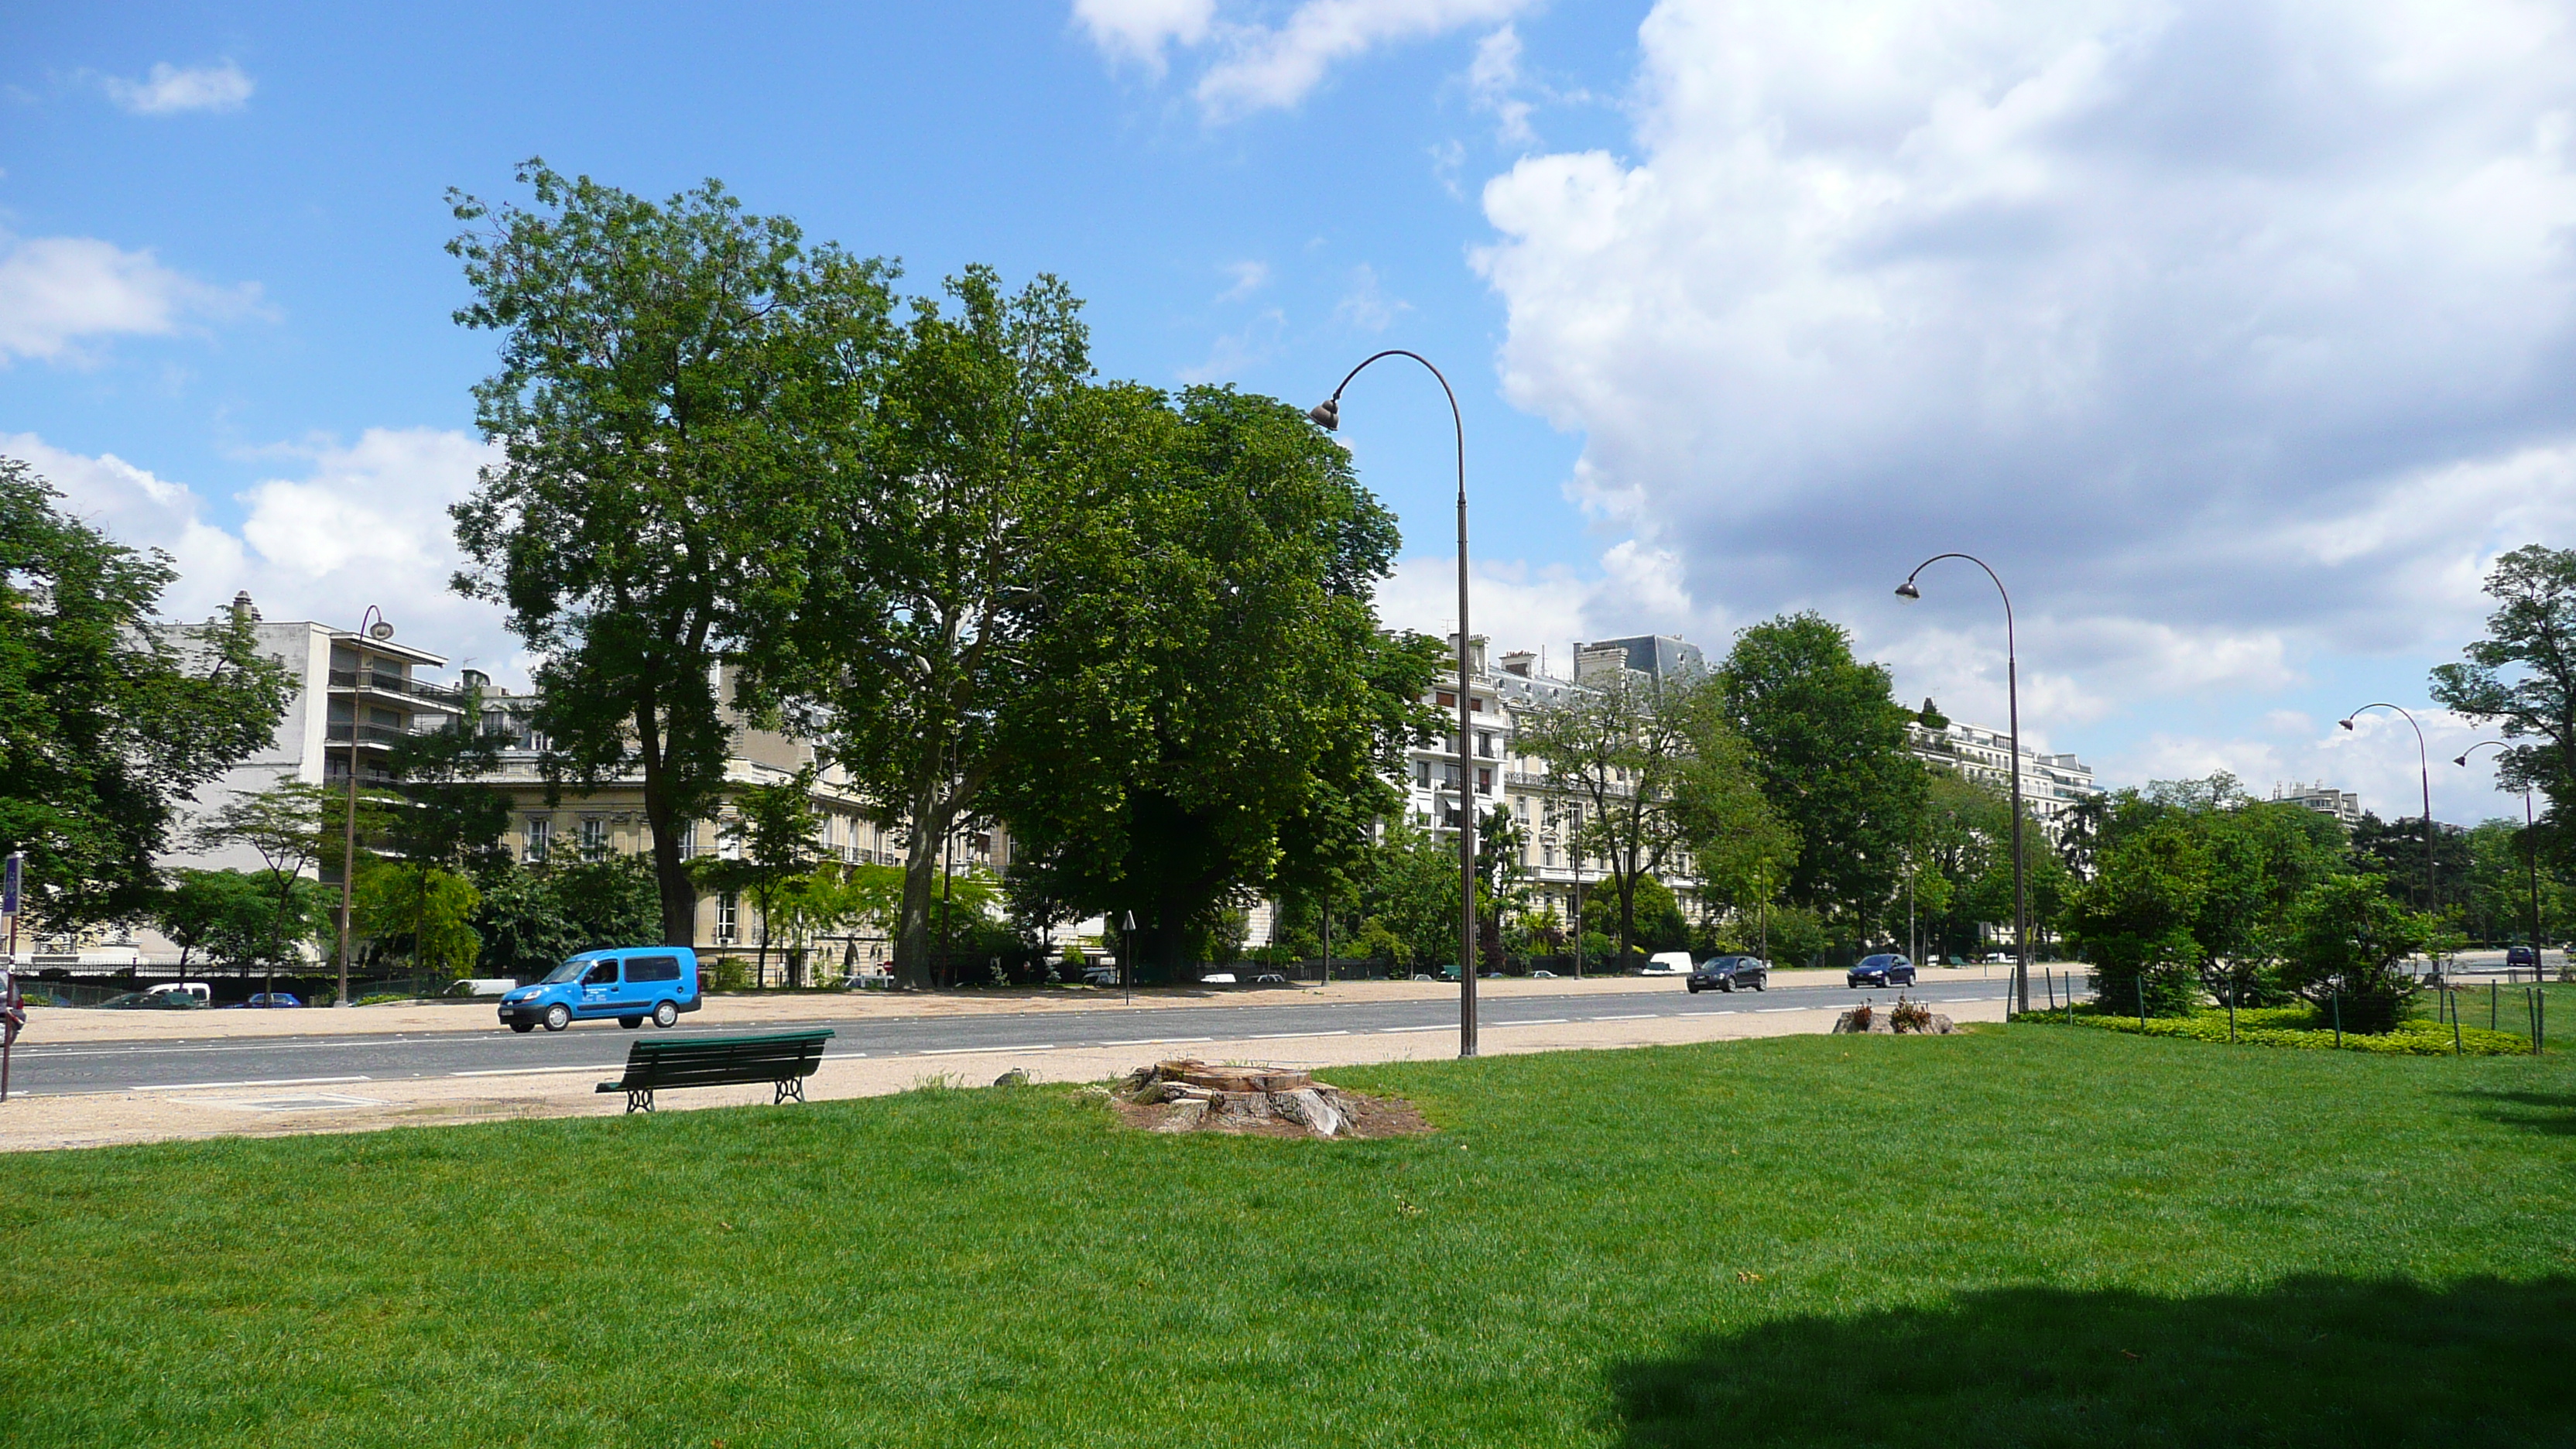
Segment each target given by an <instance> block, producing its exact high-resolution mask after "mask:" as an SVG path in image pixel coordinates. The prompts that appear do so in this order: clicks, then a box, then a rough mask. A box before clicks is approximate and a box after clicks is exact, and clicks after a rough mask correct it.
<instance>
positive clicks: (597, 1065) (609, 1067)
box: [447, 1062, 625, 1077]
mask: <svg viewBox="0 0 2576 1449" xmlns="http://www.w3.org/2000/svg"><path fill="white" fill-rule="evenodd" d="M623 1070H625V1067H624V1064H622V1063H619V1062H592V1063H589V1064H588V1065H585V1066H571V1067H477V1068H476V1069H474V1070H473V1071H470V1072H449V1073H448V1074H447V1075H449V1076H451V1077H535V1076H543V1075H544V1074H545V1073H547V1072H616V1071H623Z"/></svg>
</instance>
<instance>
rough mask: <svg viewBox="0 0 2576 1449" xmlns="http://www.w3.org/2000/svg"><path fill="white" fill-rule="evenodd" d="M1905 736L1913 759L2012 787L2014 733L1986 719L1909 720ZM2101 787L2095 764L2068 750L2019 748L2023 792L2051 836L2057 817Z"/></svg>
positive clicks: (1982, 781)
mask: <svg viewBox="0 0 2576 1449" xmlns="http://www.w3.org/2000/svg"><path fill="white" fill-rule="evenodd" d="M1905 733H1906V738H1907V740H1908V741H1909V742H1910V744H1911V745H1912V747H1913V751H1914V756H1915V758H1916V759H1919V760H1922V761H1923V762H1924V763H1926V764H1929V765H1938V766H1941V767H1942V768H1945V769H1950V770H1956V771H1957V772H1959V773H1960V774H1961V775H1964V776H1966V777H1967V778H1969V779H1971V780H1975V781H1977V782H1978V783H1980V784H1985V785H1991V786H1993V787H1994V788H1995V789H1997V790H1999V791H2004V792H2007V793H2009V792H2010V791H2011V789H2012V761H2013V751H2012V736H2011V734H2010V733H2008V732H2006V731H2003V730H1997V729H1989V728H1988V727H1986V726H1984V725H1976V724H1962V723H1960V722H1959V721H1957V720H1952V721H1951V722H1950V723H1949V724H1948V725H1947V726H1946V727H1944V728H1941V729H1937V730H1936V729H1932V728H1930V727H1929V726H1926V725H1922V724H1908V725H1907V726H1906V727H1905ZM2101 793H2102V787H2101V786H2099V785H2096V784H2094V783H2093V767H2092V766H2091V765H2088V764H2086V763H2084V762H2083V761H2082V760H2080V759H2077V758H2076V757H2075V756H2074V755H2072V754H2055V755H2044V754H2041V753H2040V752H2039V751H2037V750H2034V749H2032V748H2031V747H2030V746H2028V745H2024V746H2022V751H2021V797H2022V800H2023V802H2024V803H2025V804H2027V805H2028V806H2029V807H2030V810H2031V813H2032V814H2033V815H2034V816H2036V817H2037V818H2038V820H2039V823H2040V825H2041V826H2042V827H2043V828H2044V829H2046V830H2047V831H2048V832H2049V833H2050V834H2051V835H2052V836H2053V835H2055V834H2056V831H2057V821H2058V817H2060V816H2062V815H2064V814H2065V813H2066V812H2067V811H2069V810H2071V809H2073V808H2075V806H2076V804H2077V803H2078V802H2080V801H2084V800H2089V799H2091V798H2092V797H2094V796H2096V795H2099V794H2101Z"/></svg>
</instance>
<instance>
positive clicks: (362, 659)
mask: <svg viewBox="0 0 2576 1449" xmlns="http://www.w3.org/2000/svg"><path fill="white" fill-rule="evenodd" d="M369 618H373V619H374V620H375V622H374V623H372V624H370V623H368V622H367V620H368V619H369ZM351 637H352V638H359V639H375V640H385V639H390V638H392V637H394V626H393V625H391V624H388V623H386V622H385V611H384V610H382V609H379V608H377V607H376V606H375V605H373V604H369V605H368V606H367V612H366V613H364V614H360V615H359V616H358V629H357V632H356V633H355V634H354V635H352V636H351ZM366 664H367V654H366V650H365V648H364V647H363V646H361V647H360V648H359V649H358V650H356V651H355V652H354V653H352V654H351V656H350V659H349V810H348V815H347V817H346V818H345V819H344V820H343V821H342V823H341V833H340V999H339V1004H340V1005H342V1006H346V1005H348V1004H349V905H350V893H351V891H352V889H353V888H354V887H355V884H356V882H357V869H358V720H359V717H360V711H359V709H358V693H359V684H358V676H359V674H360V673H362V672H371V671H367V669H366Z"/></svg>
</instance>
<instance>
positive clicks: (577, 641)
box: [448, 161, 892, 944]
mask: <svg viewBox="0 0 2576 1449" xmlns="http://www.w3.org/2000/svg"><path fill="white" fill-rule="evenodd" d="M518 174H519V180H520V182H521V183H522V184H523V185H526V186H527V187H529V188H530V190H531V192H532V193H533V204H532V205H530V206H525V207H522V206H519V205H515V204H508V203H502V204H494V203H490V202H486V201H483V200H481V199H479V198H476V197H472V196H468V195H465V194H462V193H455V192H451V193H450V197H449V200H450V204H451V206H452V208H453V210H454V212H455V215H456V218H457V220H458V221H459V222H460V223H463V224H464V225H465V226H466V228H467V229H466V230H464V231H463V232H461V233H460V234H459V235H458V236H457V237H456V238H455V239H454V240H453V241H451V242H450V243H449V246H448V249H449V250H450V251H451V252H452V253H454V254H455V255H456V256H457V257H458V258H460V259H461V260H462V261H463V263H464V266H465V276H466V280H467V282H468V283H469V284H470V285H471V286H472V287H473V290H474V300H473V301H472V302H471V303H470V304H469V305H467V306H466V307H464V308H462V309H460V310H459V311H458V312H457V313H456V320H457V321H458V322H459V323H460V324H462V325H464V326H467V327H472V328H478V329H484V330H489V331H492V332H495V333H497V334H499V337H500V343H501V346H500V365H499V367H498V368H497V370H495V371H494V372H493V373H492V375H491V376H490V377H488V378H486V379H485V380H484V381H483V382H482V383H480V384H478V385H477V386H476V388H475V390H474V398H475V405H476V406H475V416H476V421H477V423H478V424H479V425H480V427H481V428H482V431H483V434H484V436H485V437H487V438H489V439H491V440H492V441H494V442H495V443H498V444H499V445H500V446H501V450H502V459H501V461H500V462H499V463H497V464H495V465H493V466H491V467H488V468H486V469H484V470H483V473H482V476H481V481H480V483H479V485H478V486H477V488H476V490H475V492H474V494H473V496H472V497H470V498H468V499H467V500H466V501H465V502H463V503H461V504H458V505H457V506H456V507H455V509H454V510H453V512H454V515H455V520H456V535H457V541H458V543H459V545H460V546H461V547H462V549H463V551H464V553H465V556H466V558H467V559H468V561H469V566H468V567H467V568H466V570H465V571H463V572H462V573H460V574H459V575H458V577H457V579H456V587H457V588H458V589H459V590H460V591H462V592H464V593H466V594H469V595H471V596H474V597H478V598H485V599H490V600H493V601H495V602H497V603H500V604H502V605H503V606H504V607H505V608H506V609H507V610H508V622H509V627H510V628H511V630H512V631H513V632H514V633H516V634H518V635H519V637H520V638H522V639H524V640H525V641H527V644H528V646H529V648H530V649H531V650H532V651H534V652H535V654H536V655H537V656H538V660H539V662H538V665H537V667H536V669H535V671H534V673H535V682H536V685H537V690H538V695H539V701H540V702H539V704H538V708H537V712H536V724H537V727H538V729H539V730H540V731H541V732H542V733H543V734H544V735H545V737H546V738H547V740H548V741H549V742H550V743H551V746H552V748H551V750H550V752H549V753H548V754H547V756H546V757H545V768H546V770H547V778H548V780H549V782H550V783H553V784H560V783H563V782H571V783H574V784H576V785H580V786H583V787H589V786H592V785H595V784H597V783H599V782H601V781H602V780H606V779H614V778H625V777H630V776H633V775H639V774H640V775H641V777H642V781H643V797H644V798H643V805H644V817H645V820H646V822H647V824H648V825H649V826H650V827H651V831H652V849H653V873H654V878H655V881H656V884H657V887H658V892H659V899H660V914H661V925H660V932H661V935H662V938H663V939H664V940H666V941H669V942H672V943H675V944H684V943H686V942H688V941H689V940H690V939H692V933H693V928H694V924H695V908H696V895H695V891H694V888H693V886H692V884H691V881H690V877H689V873H688V870H687V862H686V861H685V860H684V858H683V857H682V854H681V843H682V839H683V837H684V835H685V833H686V831H687V829H688V825H689V822H691V821H693V820H697V819H701V818H704V817H705V816H706V815H707V814H708V813H709V812H710V808H711V807H712V805H713V804H714V802H715V800H716V799H717V797H718V795H719V793H720V792H721V788H722V785H723V780H724V762H725V758H726V756H727V754H728V752H729V745H730V740H731V735H732V732H733V730H734V728H735V727H736V726H737V724H738V723H739V720H738V718H736V717H734V716H731V715H729V714H728V712H727V708H726V706H727V705H728V704H729V703H730V701H729V700H728V699H727V698H726V694H725V681H726V679H727V677H728V675H729V673H730V675H731V676H732V677H734V678H736V679H737V680H738V681H743V682H749V683H753V684H755V685H756V683H757V681H758V679H759V677H760V675H761V672H762V669H763V667H764V665H765V664H766V662H767V658H768V651H767V648H766V646H764V645H763V644H762V642H761V641H762V640H763V639H764V638H765V637H766V635H767V633H768V632H769V631H770V630H772V629H774V628H775V627H777V624H778V621H779V620H781V619H782V618H785V617H787V616H790V615H792V614H794V613H795V612H796V610H797V608H798V606H799V602H800V600H801V599H802V597H803V594H804V591H805V586H806V584H807V582H808V579H809V569H810V568H811V566H812V563H813V560H814V558H815V557H816V556H817V551H816V549H815V548H814V540H815V539H816V537H817V536H818V535H819V534H821V533H823V532H824V531H825V530H826V529H827V528H828V526H829V524H830V522H831V519H830V517H829V515H828V513H827V511H826V509H825V506H824V505H825V500H826V498H827V496H828V495H829V490H828V489H827V488H825V487H823V486H820V485H822V484H823V482H824V481H825V480H826V479H828V478H829V477H831V476H833V475H834V474H835V473H836V472H838V471H840V470H842V469H845V468H847V467H849V466H852V464H853V461H854V460H853V457H852V453H853V444H852V443H851V441H850V439H851V438H852V437H853V436H854V433H853V429H852V428H851V427H850V426H848V425H847V420H848V419H849V418H851V417H852V416H854V415H861V414H863V413H864V409H865V406H866V397H867V394H868V392H869V379H870V378H871V377H873V375H874V372H875V369H876V366H877V360H878V358H879V355H880V354H881V352H882V351H883V349H884V346H885V343H886V340H887V338H888V336H889V334H890V330H891V308H892V297H891V293H890V292H889V291H888V290H887V286H886V277H887V275H888V269H887V268H886V267H884V266H883V265H882V264H880V263H877V262H871V261H860V260H855V259H852V258H850V257H848V256H845V255H843V254H842V253H840V252H839V251H837V250H835V249H833V248H831V247H828V246H827V247H817V248H809V247H807V246H806V245H805V244H804V241H803V238H802V236H801V234H800V233H799V231H798V229H797V228H796V226H795V224H794V223H792V222H790V221H788V220H786V219H784V218H780V217H757V216H750V215H746V214H745V213H744V212H743V210H742V207H741V205H740V203H739V202H737V201H736V200H735V199H734V198H733V197H732V196H731V195H730V194H728V193H727V192H726V191H725V189H724V188H723V186H721V185H720V184H718V183H716V182H713V181H709V182H707V183H706V184H705V185H704V186H702V187H700V188H699V189H697V190H695V191H691V192H687V193H684V194H682V195H679V196H674V197H672V198H671V199H670V200H668V201H666V202H662V203H659V204H656V203H653V202H650V201H646V200H644V199H642V198H640V197H637V196H633V195H630V194H628V193H626V192H623V191H620V190H617V189H615V188H613V187H608V186H603V185H600V184H598V183H596V182H593V181H591V180H590V179H589V178H587V177H582V178H577V179H576V178H567V177H565V176H563V175H561V174H559V173H557V172H555V171H554V170H552V169H551V168H549V167H547V166H546V165H544V164H543V163H542V162H538V161H530V162H528V163H526V164H525V165H523V166H521V167H520V168H519V173H518ZM856 435H858V436H863V435H864V429H863V428H862V429H859V430H857V434H856ZM837 565H838V561H835V566H837Z"/></svg>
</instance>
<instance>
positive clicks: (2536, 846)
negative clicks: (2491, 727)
mask: <svg viewBox="0 0 2576 1449" xmlns="http://www.w3.org/2000/svg"><path fill="white" fill-rule="evenodd" d="M2489 746H2493V747H2495V748H2496V749H2499V750H2502V749H2506V748H2509V747H2508V746H2507V745H2506V744H2505V742H2504V741H2502V740H2480V741H2478V742H2477V743H2476V744H2474V745H2471V746H2469V747H2468V748H2467V749H2465V750H2462V751H2461V752H2460V757H2459V758H2458V759H2456V760H2453V761H2452V762H2451V763H2452V764H2454V765H2462V766H2465V765H2467V764H2468V762H2469V756H2471V755H2474V754H2476V753H2477V752H2478V751H2480V750H2483V749H2486V748H2487V747H2489ZM2522 854H2523V864H2524V866H2525V868H2526V869H2528V870H2529V871H2530V873H2531V979H2532V980H2534V981H2537V980H2539V979H2540V831H2539V829H2538V827H2537V826H2535V825H2534V824H2533V822H2532V813H2531V787H2530V786H2528V785H2525V786H2523V787H2522Z"/></svg>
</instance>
